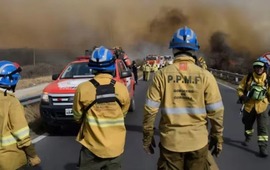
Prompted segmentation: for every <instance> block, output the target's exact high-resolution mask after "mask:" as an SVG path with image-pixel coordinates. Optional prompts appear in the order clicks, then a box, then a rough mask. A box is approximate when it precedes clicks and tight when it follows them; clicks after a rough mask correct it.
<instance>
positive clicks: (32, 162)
mask: <svg viewBox="0 0 270 170" xmlns="http://www.w3.org/2000/svg"><path fill="white" fill-rule="evenodd" d="M28 163H29V165H30V166H36V165H39V164H40V163H41V160H40V158H39V157H38V156H37V155H36V156H34V157H28Z"/></svg>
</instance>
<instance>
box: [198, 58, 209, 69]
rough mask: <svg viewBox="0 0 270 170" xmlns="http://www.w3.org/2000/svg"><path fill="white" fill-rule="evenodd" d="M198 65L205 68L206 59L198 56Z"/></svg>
mask: <svg viewBox="0 0 270 170" xmlns="http://www.w3.org/2000/svg"><path fill="white" fill-rule="evenodd" d="M198 65H199V66H200V67H202V68H203V69H205V70H207V64H206V61H205V59H204V58H203V57H202V56H200V57H199V58H198Z"/></svg>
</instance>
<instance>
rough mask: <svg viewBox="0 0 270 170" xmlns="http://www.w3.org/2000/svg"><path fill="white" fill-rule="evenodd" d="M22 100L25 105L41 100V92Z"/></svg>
mask: <svg viewBox="0 0 270 170" xmlns="http://www.w3.org/2000/svg"><path fill="white" fill-rule="evenodd" d="M20 102H21V104H22V105H23V106H25V105H29V104H33V103H37V102H40V94H39V95H35V96H31V97H27V98H23V99H20Z"/></svg>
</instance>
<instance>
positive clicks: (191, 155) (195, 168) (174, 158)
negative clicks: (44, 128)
mask: <svg viewBox="0 0 270 170" xmlns="http://www.w3.org/2000/svg"><path fill="white" fill-rule="evenodd" d="M159 147H160V157H159V160H158V170H187V169H188V170H210V167H209V163H208V145H206V146H205V147H203V148H201V149H199V150H196V151H191V152H173V151H169V150H167V149H165V148H164V147H163V146H162V145H161V144H159Z"/></svg>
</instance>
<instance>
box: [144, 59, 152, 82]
mask: <svg viewBox="0 0 270 170" xmlns="http://www.w3.org/2000/svg"><path fill="white" fill-rule="evenodd" d="M150 74H151V65H150V64H149V62H147V63H146V65H145V80H146V81H148V80H149V79H150Z"/></svg>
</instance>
